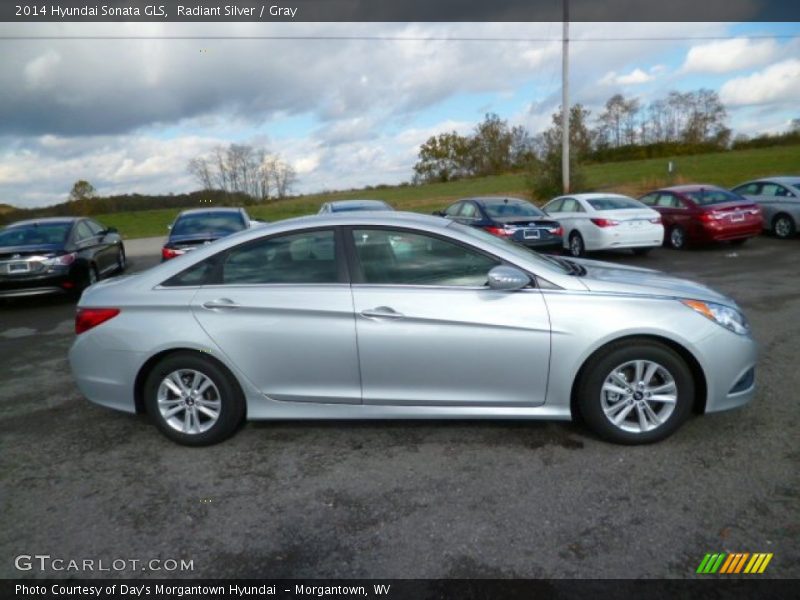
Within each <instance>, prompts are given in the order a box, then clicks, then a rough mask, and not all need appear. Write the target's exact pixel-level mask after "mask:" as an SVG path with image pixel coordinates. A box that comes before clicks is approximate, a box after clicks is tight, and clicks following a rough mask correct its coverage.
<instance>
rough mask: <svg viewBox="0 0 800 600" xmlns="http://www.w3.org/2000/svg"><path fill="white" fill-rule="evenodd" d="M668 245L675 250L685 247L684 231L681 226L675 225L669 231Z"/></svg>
mask: <svg viewBox="0 0 800 600" xmlns="http://www.w3.org/2000/svg"><path fill="white" fill-rule="evenodd" d="M668 239H669V245H670V247H671V248H674V249H675V250H683V249H684V248H686V231H685V230H684V229H683V227H680V226H679V225H676V226H675V227H673V228H672V229H670V231H669V238H668Z"/></svg>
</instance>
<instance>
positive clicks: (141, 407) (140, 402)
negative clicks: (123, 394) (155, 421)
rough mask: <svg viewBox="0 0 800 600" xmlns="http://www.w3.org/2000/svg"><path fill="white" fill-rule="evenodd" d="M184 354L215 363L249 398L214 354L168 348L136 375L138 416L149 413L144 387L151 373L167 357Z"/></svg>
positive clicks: (236, 379) (134, 386) (190, 349)
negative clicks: (145, 401) (146, 406)
mask: <svg viewBox="0 0 800 600" xmlns="http://www.w3.org/2000/svg"><path fill="white" fill-rule="evenodd" d="M184 352H185V353H187V354H195V355H197V356H200V357H202V358H204V359H206V360H210V361H211V362H213V363H214V364H215V365H216V366H218V367H219V368H220V369H222V370H223V371H224V372H225V373H227V375H228V377H230V380H231V382H232V383H233V385H235V386H236V388H237V389H238V390H239V393H240V394H242V398H245V400H246V398H247V396H246V395H245V393H244V390H243V389H242V384H241V383H239V379H238V378H237V377H236V375H234V374H233V372H232V371H231V370H230V369H229V368H228V367H227V365H226V364H225V363H223V362H222V361H221V360H219V359H218V358H216V357H215V356H213V355H212V354H209V353H208V352H203V351H202V350H197V349H196V348H168V349H166V350H162V351H160V352H157V353H156V354H154V355H153V356H151V357H150V358H148V359H147V360H146V361H145V363H144V364H143V365H142V366H141V368H140V369H139V372H138V373H137V374H136V380H135V381H134V384H133V400H134V406H135V408H136V414H137V415H143V414H146V413H147V409H146V408H145V403H144V385H145V382H146V381H147V377H148V376H149V375H150V373H151V372H152V371H153V369H154V368H155V367H156V365H157V364H158V363H159V362H161V361H162V360H163V359H165V358H166V357H167V356H171V355H173V354H179V353H184ZM244 405H245V417H246V416H247V402H246V401H245V403H244Z"/></svg>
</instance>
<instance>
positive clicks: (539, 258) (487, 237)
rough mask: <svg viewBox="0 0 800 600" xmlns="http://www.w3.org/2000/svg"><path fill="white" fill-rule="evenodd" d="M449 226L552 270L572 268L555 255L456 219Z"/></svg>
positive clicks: (567, 271) (565, 270)
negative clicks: (463, 223)
mask: <svg viewBox="0 0 800 600" xmlns="http://www.w3.org/2000/svg"><path fill="white" fill-rule="evenodd" d="M449 227H451V228H452V229H455V230H456V231H458V232H459V233H463V234H465V235H468V236H470V237H473V238H476V239H478V240H481V241H482V242H486V243H487V244H490V245H492V246H494V247H495V248H498V249H500V250H505V251H506V252H510V253H512V254H514V255H515V256H517V257H519V258H520V259H521V260H525V261H528V262H535V263H538V264H540V265H543V266H545V267H546V268H548V269H550V270H556V271H558V272H559V273H569V272H570V268H569V267H568V266H567V265H565V264H564V263H563V262H560V261H558V260H556V259H555V258H553V257H550V256H546V255H544V254H539V253H538V252H536V251H534V250H531V249H530V248H526V247H525V246H522V245H520V244H516V243H514V242H511V241H509V240H505V239H503V238H499V237H497V236H496V235H492V234H491V233H487V232H485V231H483V230H482V229H477V228H475V227H469V226H468V225H462V224H461V223H458V222H456V221H453V222H452V223H451V224H450V225H449Z"/></svg>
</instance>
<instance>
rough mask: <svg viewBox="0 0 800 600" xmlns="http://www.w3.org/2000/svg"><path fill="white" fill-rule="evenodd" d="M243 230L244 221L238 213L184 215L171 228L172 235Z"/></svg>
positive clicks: (226, 232) (224, 232) (225, 232)
mask: <svg viewBox="0 0 800 600" xmlns="http://www.w3.org/2000/svg"><path fill="white" fill-rule="evenodd" d="M242 229H244V221H243V220H242V217H241V216H240V215H239V213H198V214H193V215H184V216H183V217H181V218H180V219H178V222H177V223H175V226H174V227H173V228H172V233H173V234H174V235H192V234H194V233H222V234H228V233H236V232H237V231H241V230H242Z"/></svg>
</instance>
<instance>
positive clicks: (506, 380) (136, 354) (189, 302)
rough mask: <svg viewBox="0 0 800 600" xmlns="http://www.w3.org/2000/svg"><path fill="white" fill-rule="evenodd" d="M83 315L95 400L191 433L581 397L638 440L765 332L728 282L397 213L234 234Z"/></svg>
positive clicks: (746, 366) (567, 405) (729, 396)
mask: <svg viewBox="0 0 800 600" xmlns="http://www.w3.org/2000/svg"><path fill="white" fill-rule="evenodd" d="M105 309H110V310H105ZM76 329H77V330H78V331H80V332H82V333H79V335H78V336H77V338H76V340H75V343H74V344H73V346H72V349H71V350H70V364H71V367H72V372H73V374H74V376H75V379H76V381H77V383H78V386H79V387H80V389H81V391H82V392H83V393H84V394H85V395H86V396H87V397H88V398H89V399H90V400H92V401H93V402H96V403H98V404H102V405H104V406H109V407H111V408H116V409H119V410H123V411H128V412H134V411H145V412H147V413H148V414H149V415H150V416H151V418H152V419H153V421H154V422H155V424H156V425H157V426H158V427H159V429H161V431H162V432H164V433H165V434H166V435H167V436H169V437H170V438H171V439H173V440H175V441H178V442H181V443H185V444H193V445H202V444H210V443H214V442H218V441H220V440H222V439H224V438H225V437H227V436H229V435H231V434H232V433H233V432H234V431H235V430H236V428H237V427H238V426H239V425H240V423H241V422H243V420H244V419H245V418H248V419H378V418H380V419H382V418H405V419H409V418H410V419H417V418H489V419H497V418H525V419H570V418H572V417H574V416H576V414H578V413H579V414H581V416H582V417H583V419H584V421H585V422H586V423H587V424H588V425H589V426H590V427H591V428H592V429H593V430H594V431H595V432H596V433H598V434H599V435H601V436H602V437H604V438H606V439H609V440H612V441H616V442H621V443H646V442H652V441H656V440H659V439H662V438H664V437H666V436H668V435H669V434H671V433H672V432H673V431H675V430H676V429H677V428H678V426H679V425H680V424H681V423H682V422H683V421H684V420H685V419H686V418H687V417H688V416H689V414H690V413H691V412H692V411H693V410H694V411H696V412H715V411H721V410H726V409H730V408H734V407H737V406H741V405H743V404H745V403H747V402H748V401H749V400H750V399H751V398H752V397H753V395H754V392H755V376H754V373H755V363H756V344H755V342H754V341H753V339H752V337H751V336H750V333H749V327H748V325H747V321H746V320H745V319H744V317H743V316H742V314H741V312H740V311H739V309H738V307H737V306H736V304H735V302H734V301H733V300H731V299H730V298H727V297H725V296H723V295H721V294H719V293H717V292H715V291H713V290H711V289H709V288H707V287H705V286H702V285H700V284H697V283H693V282H690V281H686V280H682V279H676V278H672V277H669V276H667V275H664V274H662V273H659V272H656V271H652V270H648V269H638V268H631V267H622V266H617V265H613V264H609V263H602V262H595V261H579V260H565V259H560V258H550V257H544V256H541V255H538V254H536V253H534V252H531V251H529V250H527V249H525V248H523V247H521V246H517V245H514V244H512V243H510V242H506V241H504V240H501V239H498V238H496V237H494V236H491V235H489V234H487V233H484V232H482V231H479V230H476V229H472V228H469V227H465V226H463V225H460V224H458V223H452V222H450V221H447V220H444V219H439V218H436V217H426V216H422V215H412V214H404V213H394V214H388V213H384V214H378V213H373V214H365V213H349V214H344V215H332V216H315V217H304V218H300V219H293V220H288V221H283V222H279V223H274V224H272V225H269V226H265V227H262V228H258V229H252V230H248V231H244V232H242V233H240V234H236V235H233V236H230V237H227V238H224V239H222V240H219V241H217V242H214V243H213V244H210V245H208V246H207V247H204V248H202V249H199V250H196V251H195V252H192V253H190V254H187V255H184V256H181V257H179V258H177V259H174V260H171V261H169V262H167V263H164V264H161V265H159V266H157V267H154V268H153V269H150V270H149V271H146V272H143V273H140V274H138V275H133V276H129V277H123V278H119V279H116V280H111V281H105V282H101V283H99V284H96V285H94V286H92V287H91V288H89V289H88V290H87V291H86V292H85V293H84V294H83V297H82V298H81V301H80V304H79V311H78V317H77V318H76Z"/></svg>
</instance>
